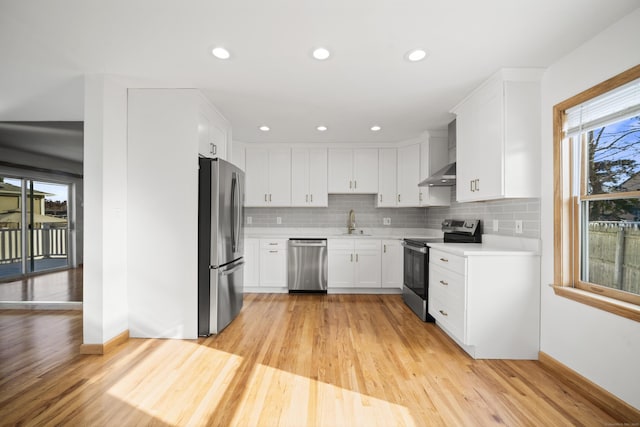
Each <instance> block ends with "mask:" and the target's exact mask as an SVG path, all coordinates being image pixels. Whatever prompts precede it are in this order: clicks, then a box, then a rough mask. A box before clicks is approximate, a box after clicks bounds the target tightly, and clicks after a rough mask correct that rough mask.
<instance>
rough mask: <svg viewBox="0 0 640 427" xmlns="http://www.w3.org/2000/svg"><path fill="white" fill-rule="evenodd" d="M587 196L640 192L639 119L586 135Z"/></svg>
mask: <svg viewBox="0 0 640 427" xmlns="http://www.w3.org/2000/svg"><path fill="white" fill-rule="evenodd" d="M587 137H588V139H587V177H586V178H587V193H588V194H606V193H617V192H621V191H638V190H640V116H635V117H631V118H628V119H625V120H621V121H619V122H616V123H612V124H610V125H607V126H603V127H601V128H598V129H595V130H593V131H590V132H588V133H587Z"/></svg>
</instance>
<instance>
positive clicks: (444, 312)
mask: <svg viewBox="0 0 640 427" xmlns="http://www.w3.org/2000/svg"><path fill="white" fill-rule="evenodd" d="M438 311H439V312H440V314H442V315H443V316H449V315H448V314H447V312H446V311H442V310H438Z"/></svg>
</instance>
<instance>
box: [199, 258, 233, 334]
mask: <svg viewBox="0 0 640 427" xmlns="http://www.w3.org/2000/svg"><path fill="white" fill-rule="evenodd" d="M209 275H210V276H209V278H210V288H209V298H208V299H205V300H204V301H201V302H203V303H204V306H202V307H201V308H200V310H199V318H198V330H199V331H198V335H200V336H207V335H211V334H217V333H219V332H221V331H222V330H223V329H224V328H225V327H226V326H227V325H229V323H231V321H232V320H233V319H235V318H236V316H237V315H238V314H239V313H240V310H241V309H242V297H243V292H244V289H243V280H244V260H243V259H242V258H240V259H238V260H236V261H234V262H232V263H229V264H227V265H225V266H223V267H220V268H212V269H211V270H210V271H209Z"/></svg>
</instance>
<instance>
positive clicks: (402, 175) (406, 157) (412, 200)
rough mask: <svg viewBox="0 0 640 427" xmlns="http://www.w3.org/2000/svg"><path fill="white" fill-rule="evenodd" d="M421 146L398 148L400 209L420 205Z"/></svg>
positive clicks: (398, 196)
mask: <svg viewBox="0 0 640 427" xmlns="http://www.w3.org/2000/svg"><path fill="white" fill-rule="evenodd" d="M419 182H420V144H412V145H408V146H406V147H400V148H398V186H397V192H398V195H397V197H396V199H397V202H398V207H405V206H418V205H419V203H420V200H419V199H420V189H419V187H418V183H419Z"/></svg>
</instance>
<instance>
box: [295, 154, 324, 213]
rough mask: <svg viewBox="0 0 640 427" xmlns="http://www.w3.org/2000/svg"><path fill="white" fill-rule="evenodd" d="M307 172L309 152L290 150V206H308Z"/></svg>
mask: <svg viewBox="0 0 640 427" xmlns="http://www.w3.org/2000/svg"><path fill="white" fill-rule="evenodd" d="M309 172H310V170H309V151H308V150H305V149H297V148H294V149H292V150H291V206H308V205H309ZM325 185H326V184H325Z"/></svg>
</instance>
